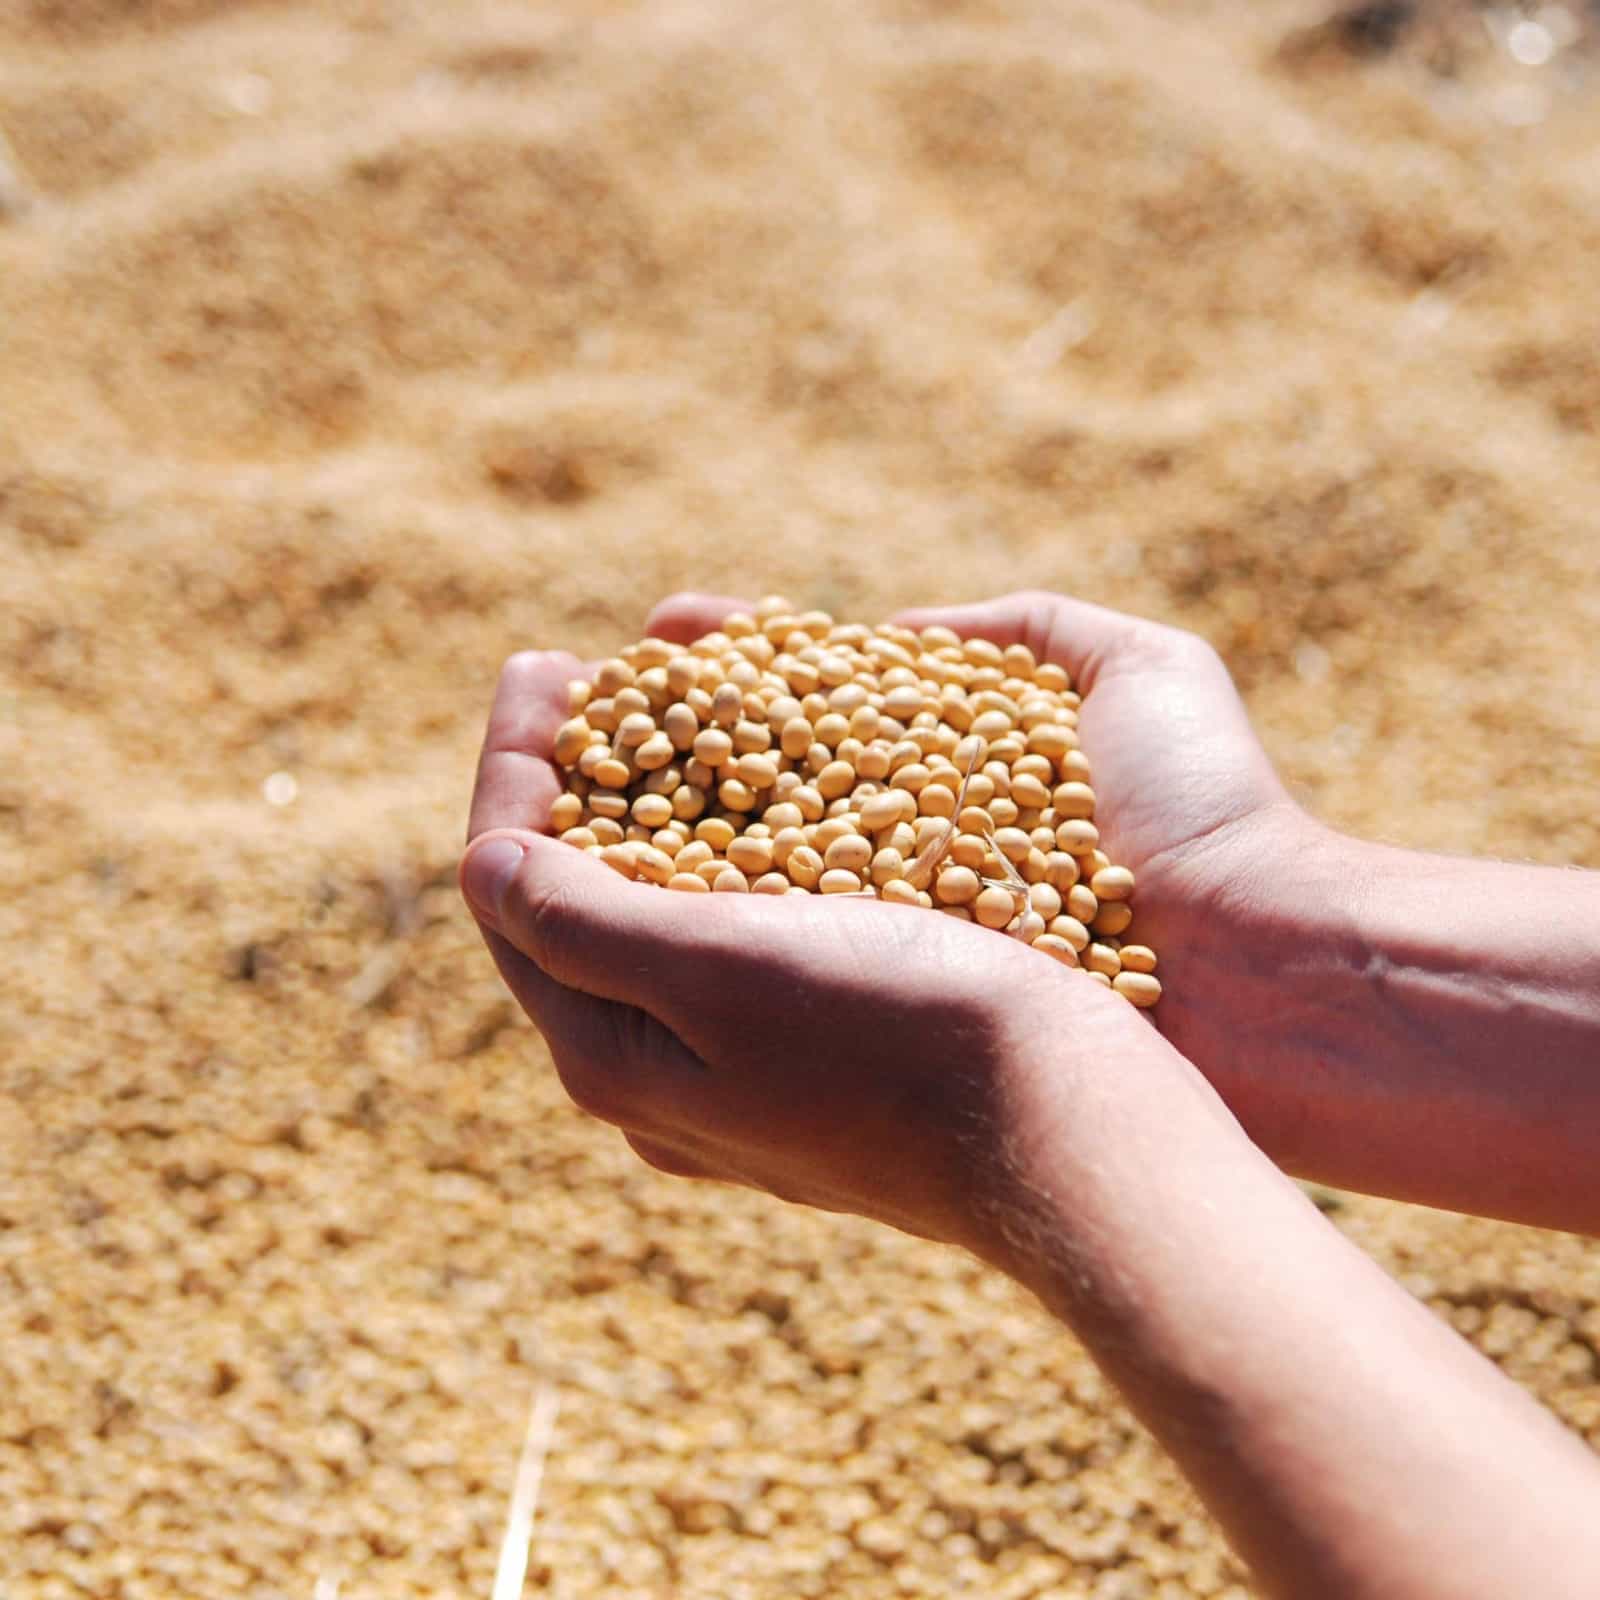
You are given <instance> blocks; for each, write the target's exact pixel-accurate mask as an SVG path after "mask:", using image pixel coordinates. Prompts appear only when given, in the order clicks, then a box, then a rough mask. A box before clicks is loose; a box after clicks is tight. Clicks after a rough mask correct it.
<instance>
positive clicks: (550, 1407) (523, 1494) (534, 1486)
mask: <svg viewBox="0 0 1600 1600" xmlns="http://www.w3.org/2000/svg"><path fill="white" fill-rule="evenodd" d="M560 1412H561V1397H560V1395H558V1394H557V1393H556V1391H555V1390H554V1389H552V1388H551V1387H550V1386H549V1385H548V1384H541V1385H540V1386H539V1387H538V1388H537V1389H536V1390H535V1391H534V1395H533V1404H532V1405H531V1406H530V1407H529V1409H528V1427H527V1431H526V1432H525V1433H524V1435H523V1439H522V1454H521V1456H520V1457H519V1458H518V1461H517V1476H516V1480H515V1482H514V1484H513V1485H512V1489H511V1504H510V1506H509V1508H508V1509H507V1512H506V1531H505V1536H504V1537H503V1538H502V1540H501V1541H500V1560H499V1563H498V1564H497V1566H496V1567H495V1574H494V1589H493V1591H492V1600H520V1597H521V1594H522V1586H523V1583H524V1581H525V1580H526V1578H527V1575H528V1547H529V1542H530V1540H531V1539H532V1537H533V1515H534V1512H535V1511H536V1510H537V1509H538V1505H539V1486H540V1484H541V1483H542V1482H543V1480H544V1463H545V1457H546V1456H547V1455H548V1454H549V1453H550V1440H551V1438H552V1437H553V1436H554V1433H555V1426H556V1418H557V1417H558V1416H559V1415H560Z"/></svg>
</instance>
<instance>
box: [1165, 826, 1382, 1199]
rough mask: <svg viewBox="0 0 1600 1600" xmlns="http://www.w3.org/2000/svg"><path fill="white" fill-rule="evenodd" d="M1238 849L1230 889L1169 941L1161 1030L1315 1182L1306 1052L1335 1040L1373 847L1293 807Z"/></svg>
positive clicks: (1229, 868) (1275, 1155)
mask: <svg viewBox="0 0 1600 1600" xmlns="http://www.w3.org/2000/svg"><path fill="white" fill-rule="evenodd" d="M1233 845H1234V850H1233V853H1232V855H1231V857H1230V859H1229V861H1228V863H1227V865H1226V869H1225V871H1224V872H1222V873H1221V874H1220V875H1219V879H1220V881H1217V882H1216V884H1215V887H1213V888H1210V889H1209V890H1208V891H1207V893H1206V895H1205V897H1204V899H1203V900H1199V901H1197V902H1196V903H1195V904H1194V905H1193V908H1192V910H1191V912H1190V914H1189V915H1187V916H1186V917H1185V918H1184V919H1183V921H1182V923H1181V925H1180V926H1178V927H1176V928H1174V929H1173V931H1172V932H1170V933H1167V934H1166V935H1165V939H1164V943H1163V945H1162V947H1161V972H1162V981H1163V985H1164V988H1165V993H1164V995H1163V999H1162V1003H1161V1006H1160V1007H1159V1008H1158V1010H1157V1012H1156V1020H1157V1022H1158V1023H1159V1025H1160V1027H1161V1031H1162V1033H1163V1034H1164V1035H1165V1037H1166V1038H1167V1040H1168V1041H1169V1042H1170V1043H1171V1044H1172V1045H1173V1046H1174V1047H1175V1048H1176V1049H1177V1050H1178V1051H1180V1052H1181V1053H1182V1054H1183V1055H1184V1056H1185V1057H1186V1058H1187V1059H1188V1060H1190V1061H1192V1062H1193V1063H1194V1064H1195V1066H1196V1067H1197V1068H1198V1070H1199V1071H1200V1072H1201V1073H1203V1074H1204V1076H1205V1078H1206V1079H1207V1080H1208V1082H1209V1083H1210V1084H1211V1085H1212V1087H1213V1088H1214V1089H1215V1090H1216V1091H1217V1093H1218V1094H1220V1095H1221V1097H1222V1099H1223V1101H1224V1102H1225V1103H1226V1104H1227V1106H1228V1108H1229V1110H1230V1111H1232V1112H1233V1114H1234V1115H1235V1116H1236V1117H1237V1118H1238V1119H1239V1122H1240V1123H1241V1124H1242V1126H1243V1128H1244V1129H1245V1131H1246V1133H1247V1134H1248V1135H1249V1137H1250V1138H1251V1139H1252V1140H1254V1141H1255V1143H1256V1144H1257V1145H1259V1146H1260V1147H1261V1149H1262V1150H1263V1151H1265V1152H1266V1154H1267V1155H1268V1156H1269V1157H1271V1159H1272V1160H1274V1161H1276V1162H1278V1163H1279V1164H1280V1165H1282V1166H1285V1167H1287V1168H1288V1169H1289V1170H1290V1171H1294V1172H1307V1171H1308V1170H1309V1168H1310V1167H1313V1166H1315V1161H1314V1159H1310V1158H1308V1157H1307V1154H1306V1150H1305V1146H1306V1143H1307V1140H1306V1135H1307V1132H1308V1129H1307V1118H1308V1115H1309V1102H1308V1100H1307V1097H1306V1088H1307V1080H1306V1071H1305V1069H1307V1068H1308V1067H1309V1066H1310V1065H1312V1064H1313V1063H1310V1062H1308V1060H1307V1059H1306V1051H1305V1045H1306V1041H1307V1040H1308V1039H1316V1038H1321V1037H1323V1036H1324V1034H1325V1030H1326V1013H1327V1011H1328V1007H1329V1004H1330V992H1329V987H1328V983H1329V978H1330V973H1331V972H1332V971H1333V970H1334V969H1336V968H1338V969H1343V968H1346V967H1348V965H1349V963H1350V961H1351V960H1353V959H1355V956H1354V952H1355V950H1356V936H1357V932H1358V929H1359V926H1360V921H1361V917H1360V911H1359V907H1358V904H1357V899H1358V896H1359V894H1360V893H1361V886H1362V885H1363V883H1364V882H1365V880H1366V878H1367V876H1368V873H1367V868H1366V867H1365V866H1364V864H1363V851H1364V850H1366V849H1368V848H1370V847H1368V846H1365V845H1363V844H1362V843H1361V842H1360V841H1359V840H1356V839H1352V838H1349V837H1348V836H1346V835H1343V834H1340V833H1337V832H1335V831H1334V830H1333V829H1332V828H1329V827H1327V826H1326V825H1325V824H1323V823H1321V822H1319V821H1317V820H1316V819H1315V818H1313V817H1310V816H1308V815H1307V814H1306V813H1305V812H1303V811H1301V810H1300V809H1299V808H1298V807H1290V806H1284V807H1282V808H1281V809H1275V811H1274V812H1273V813H1272V814H1271V815H1264V816H1263V817H1262V818H1261V821H1260V825H1259V827H1257V828H1256V829H1255V830H1254V831H1253V832H1252V833H1251V834H1250V835H1249V836H1248V837H1247V838H1240V839H1238V840H1235V841H1233ZM1206 865H1208V866H1209V867H1211V868H1213V869H1214V867H1215V865H1216V863H1214V862H1212V863H1209V864H1206ZM1313 1053H1317V1052H1313ZM1313 1142H1314V1132H1313Z"/></svg>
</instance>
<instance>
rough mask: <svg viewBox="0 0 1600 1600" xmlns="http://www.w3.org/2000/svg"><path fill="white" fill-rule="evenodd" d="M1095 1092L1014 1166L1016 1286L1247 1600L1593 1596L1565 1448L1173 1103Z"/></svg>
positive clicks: (1596, 1485)
mask: <svg viewBox="0 0 1600 1600" xmlns="http://www.w3.org/2000/svg"><path fill="white" fill-rule="evenodd" d="M1200 1092H1201V1093H1202V1094H1203V1093H1204V1091H1203V1088H1202V1089H1201V1091H1200ZM1114 1093H1115V1095H1116V1103H1115V1104H1095V1103H1094V1095H1093V1092H1092V1091H1091V1092H1090V1093H1089V1095H1088V1096H1087V1097H1085V1095H1084V1094H1083V1093H1082V1091H1081V1086H1079V1087H1078V1088H1077V1092H1076V1093H1075V1096H1074V1101H1075V1103H1073V1104H1068V1102H1067V1099H1066V1097H1065V1096H1064V1097H1063V1101H1062V1105H1063V1108H1064V1109H1063V1112H1062V1115H1061V1117H1060V1118H1059V1119H1058V1120H1057V1122H1056V1125H1055V1128H1054V1130H1053V1132H1048V1133H1047V1132H1041V1133H1040V1134H1039V1136H1038V1137H1037V1138H1036V1139H1035V1141H1034V1142H1033V1143H1032V1145H1031V1146H1030V1149H1029V1151H1028V1153H1027V1154H1026V1155H1025V1156H1024V1160H1025V1162H1026V1163H1027V1166H1028V1168H1029V1171H1030V1174H1031V1184H1030V1187H1031V1191H1032V1193H1033V1196H1034V1203H1035V1207H1036V1210H1035V1215H1036V1216H1048V1217H1050V1218H1051V1219H1052V1224H1051V1228H1050V1229H1041V1231H1040V1234H1039V1235H1038V1238H1039V1240H1040V1243H1041V1248H1040V1249H1039V1251H1038V1253H1037V1254H1036V1256H1035V1262H1036V1268H1035V1272H1034V1275H1033V1276H1032V1279H1031V1281H1032V1283H1033V1286H1034V1287H1035V1289H1036V1290H1037V1292H1039V1294H1040V1295H1041V1298H1043V1299H1044V1300H1045V1302H1046V1303H1047V1304H1048V1305H1049V1306H1050V1307H1051V1308H1052V1309H1053V1310H1055V1311H1056V1312H1057V1314H1058V1315H1060V1316H1061V1317H1062V1318H1063V1319H1064V1320H1065V1321H1066V1322H1068V1323H1069V1324H1070V1325H1071V1326H1072V1327H1073V1328H1074V1329H1075V1330H1076V1331H1077V1332H1078V1334H1079V1335H1080V1337H1082V1338H1083V1340H1084V1341H1085V1343H1086V1344H1087V1346H1088V1347H1089V1349H1090V1350H1091V1352H1092V1353H1093V1354H1094V1356H1095V1357H1096V1359H1097V1360H1098V1361H1099V1362H1100V1364H1101V1365H1102V1366H1103V1367H1104V1368H1105V1369H1106V1371H1107V1373H1108V1374H1109V1375H1110V1376H1111V1377H1112V1378H1113V1380H1114V1381H1115V1382H1116V1383H1117V1384H1118V1386H1119V1387H1120V1388H1121V1389H1122V1391H1123V1393H1124V1394H1125V1395H1126V1397H1127V1399H1128V1400H1129V1402H1130V1404H1131V1405H1132V1406H1133V1408H1134V1409H1135V1411H1136V1412H1137V1413H1138V1414H1139V1415H1140V1417H1141V1418H1142V1420H1143V1421H1144V1422H1145V1423H1146V1425H1147V1426H1148V1427H1150V1429H1151V1430H1152V1431H1153V1432H1154V1433H1155V1434H1156V1435H1157V1437H1158V1438H1159V1439H1160V1440H1161V1441H1162V1443H1163V1444H1164V1445H1165V1446H1166V1448H1167V1449H1168V1450H1169V1451H1170V1452H1171V1454H1172V1455H1173V1456H1174V1458H1175V1459H1176V1460H1177V1461H1178V1463H1179V1464H1180V1466H1182V1467H1183V1469H1184V1470H1185V1472H1186V1473H1187V1475H1188V1476H1189V1477H1190V1479H1191V1481H1192V1482H1193V1483H1194V1485H1195V1487H1196V1488H1197V1489H1198V1491H1199V1492H1200V1494H1201V1495H1202V1497H1203V1498H1204V1499H1205V1501H1206V1502H1207V1504H1208V1506H1209V1507H1210V1509H1211V1510H1212V1512H1213V1514H1214V1515H1215V1516H1216V1517H1217V1519H1218V1520H1219V1522H1221V1524H1222V1525H1223V1527H1224V1528H1225V1530H1226V1531H1227V1532H1228V1534H1229V1536H1230V1538H1231V1539H1232V1541H1233V1542H1234V1544H1235V1546H1236V1547H1237V1548H1238V1549H1239V1550H1240V1552H1241V1554H1243V1555H1244V1556H1245V1558H1246V1559H1247V1560H1248V1561H1249V1562H1250V1563H1251V1564H1252V1566H1253V1568H1254V1569H1255V1571H1256V1574H1257V1576H1258V1578H1259V1580H1260V1582H1261V1583H1262V1585H1263V1588H1264V1590H1265V1592H1268V1593H1271V1594H1274V1595H1282V1596H1285V1597H1288V1596H1293V1597H1294V1600H1317V1597H1324V1596H1325V1597H1328V1600H1332V1597H1335V1596H1337V1597H1339V1600H1363V1597H1368V1596H1370V1597H1373V1600H1377V1597H1379V1596H1382V1597H1383V1600H1422V1597H1427V1600H1444V1597H1450V1600H1476V1597H1479V1596H1482V1597H1485V1600H1487V1597H1490V1596H1494V1597H1496V1600H1498V1597H1499V1596H1502V1595H1505V1594H1512V1593H1518V1592H1522V1590H1524V1589H1525V1587H1526V1581H1527V1576H1528V1574H1529V1573H1530V1572H1541V1573H1543V1572H1556V1573H1560V1574H1562V1576H1561V1578H1560V1579H1558V1580H1555V1581H1554V1582H1553V1583H1552V1585H1550V1586H1548V1587H1547V1588H1545V1589H1543V1590H1541V1592H1542V1593H1548V1594H1550V1595H1551V1596H1566V1595H1571V1596H1573V1597H1577V1596H1579V1595H1584V1596H1587V1595H1592V1594H1594V1593H1600V1533H1597V1528H1600V1520H1597V1516H1596V1512H1597V1508H1600V1466H1597V1465H1596V1464H1595V1462H1594V1460H1593V1458H1592V1457H1591V1456H1590V1455H1589V1453H1588V1452H1587V1451H1586V1450H1585V1449H1584V1447H1583V1446H1582V1445H1581V1444H1580V1443H1578V1442H1577V1441H1576V1440H1575V1439H1574V1438H1573V1437H1572V1436H1571V1435H1569V1434H1568V1433H1567V1432H1566V1431H1565V1430H1564V1429H1563V1428H1561V1427H1560V1425H1559V1424H1557V1423H1556V1422H1555V1421H1554V1419H1552V1418H1551V1417H1550V1416H1549V1415H1548V1414H1547V1413H1545V1412H1544V1411H1543V1410H1542V1409H1541V1408H1540V1407H1539V1406H1537V1405H1536V1404H1535V1403H1534V1402H1533V1401H1532V1400H1531V1399H1529V1398H1528V1397H1527V1396H1526V1395H1525V1394H1524V1393H1523V1392H1522V1391H1521V1390H1519V1389H1518V1388H1517V1387H1516V1386H1515V1385H1514V1384H1512V1383H1510V1382H1509V1381H1508V1380H1507V1379H1505V1378H1504V1377H1503V1376H1502V1375H1501V1374H1500V1373H1498V1372H1497V1371H1496V1370H1495V1369H1494V1368H1493V1367H1492V1366H1491V1365H1490V1364H1489V1363H1488V1362H1487V1361H1485V1360H1483V1358H1481V1357H1480V1356H1479V1355H1478V1354H1477V1353H1476V1352H1475V1351H1473V1350H1472V1349H1471V1348H1470V1347H1469V1346H1468V1345H1466V1344H1465V1343H1464V1342H1463V1341H1461V1340H1460V1339H1459V1338H1457V1337H1456V1335H1455V1334H1453V1333H1452V1332H1451V1331H1450V1330H1449V1329H1448V1328H1446V1327H1445V1326H1444V1325H1443V1324H1442V1323H1440V1322H1438V1321H1437V1320H1436V1319H1435V1318H1434V1317H1433V1316H1432V1315H1431V1314H1430V1313H1429V1312H1427V1311H1426V1310H1425V1309H1424V1308H1423V1307H1421V1306H1419V1305H1418V1304H1417V1303H1416V1302H1415V1301H1413V1300H1412V1299H1411V1298H1410V1297H1409V1296H1408V1295H1406V1294H1405V1293H1404V1292H1403V1291H1402V1290H1401V1289H1399V1288H1398V1287H1397V1286H1396V1285H1395V1284H1394V1283H1393V1282H1391V1281H1390V1280H1389V1279H1388V1278H1387V1277H1386V1276H1385V1275H1384V1274H1383V1273H1382V1272H1381V1271H1380V1270H1379V1269H1378V1268H1377V1267H1376V1266H1375V1265H1374V1264H1373V1263H1372V1262H1371V1261H1370V1260H1368V1259H1367V1258H1366V1257H1365V1256H1364V1255H1362V1254H1361V1253H1360V1252H1359V1251H1358V1250H1356V1249H1355V1248H1354V1247H1353V1246H1352V1245H1350V1244H1349V1243H1348V1242H1347V1241H1346V1240H1345V1239H1344V1238H1343V1237H1342V1236H1340V1235H1339V1234H1338V1233H1337V1231H1336V1230H1335V1229H1333V1227H1332V1226H1331V1225H1330V1224H1328V1223H1327V1222H1326V1221H1325V1219H1323V1218H1322V1217H1321V1216H1320V1215H1319V1214H1318V1213H1317V1212H1316V1211H1315V1210H1314V1208H1313V1207H1311V1206H1310V1205H1309V1204H1308V1203H1307V1202H1306V1201H1305V1200H1304V1199H1303V1197H1302V1196H1301V1195H1300V1194H1299V1192H1298V1191H1297V1190H1296V1189H1295V1188H1294V1186H1293V1185H1292V1184H1291V1183H1289V1182H1288V1181H1287V1180H1286V1179H1284V1178H1283V1177H1282V1176H1281V1174H1279V1173H1278V1172H1277V1171H1276V1169H1275V1168H1273V1167H1272V1165H1271V1164H1270V1163H1269V1162H1268V1161H1267V1160H1266V1159H1265V1158H1264V1157H1263V1156H1262V1155H1261V1154H1260V1152H1258V1151H1257V1150H1255V1149H1254V1148H1253V1147H1252V1146H1251V1145H1250V1144H1249V1142H1248V1141H1247V1140H1246V1139H1245V1138H1244V1136H1243V1134H1242V1133H1241V1132H1240V1131H1239V1129H1238V1128H1237V1127H1236V1126H1230V1125H1229V1123H1228V1121H1227V1119H1226V1118H1225V1117H1221V1116H1218V1115H1215V1114H1214V1113H1213V1112H1212V1111H1211V1110H1210V1109H1208V1108H1206V1107H1205V1106H1203V1105H1202V1104H1201V1103H1200V1102H1199V1100H1198V1099H1197V1096H1196V1094H1195V1092H1194V1089H1193V1088H1192V1087H1191V1086H1186V1085H1184V1084H1183V1083H1181V1082H1177V1081H1175V1080H1174V1079H1173V1078H1172V1077H1171V1075H1170V1074H1168V1073H1163V1072H1162V1071H1161V1070H1157V1071H1155V1072H1147V1071H1145V1070H1144V1069H1143V1068H1130V1069H1129V1070H1124V1069H1123V1068H1122V1067H1119V1070H1118V1073H1117V1082H1116V1085H1115V1088H1114ZM1086 1098H1087V1099H1088V1102H1089V1103H1088V1104H1087V1105H1085V1099H1086ZM1052 1140H1054V1141H1055V1144H1054V1148H1052ZM1079 1143H1082V1145H1083V1146H1084V1153H1083V1155H1082V1156H1081V1157H1073V1156H1071V1154H1070V1152H1071V1150H1072V1149H1073V1148H1074V1147H1075V1146H1076V1145H1077V1144H1079ZM1047 1234H1049V1235H1050V1237H1049V1240H1048V1242H1046V1235H1047Z"/></svg>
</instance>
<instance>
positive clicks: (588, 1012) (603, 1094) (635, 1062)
mask: <svg viewBox="0 0 1600 1600" xmlns="http://www.w3.org/2000/svg"><path fill="white" fill-rule="evenodd" d="M484 940H485V942H486V943H487V944H488V946H489V951H490V954H491V955H493V957H494V962H495V965H496V966H497V967H498V968H499V969H500V976H501V977H502V978H503V979H504V980H505V983H506V987H507V988H508V989H510V991H511V992H512V994H513V995H514V996H515V997H516V1000H517V1003H518V1005H520V1006H521V1007H522V1009H523V1010H524V1011H525V1012H527V1014H528V1018H529V1020H530V1021H531V1022H532V1023H533V1025H534V1027H536V1028H537V1029H538V1030H539V1032H540V1034H541V1035H542V1036H543V1038H544V1041H545V1043H546V1045H548V1046H549V1049H550V1058H551V1060H552V1061H554V1062H555V1067H556V1073H557V1075H558V1076H559V1077H560V1079H561V1086H562V1087H563V1088H564V1089H565V1090H566V1091H567V1094H568V1095H569V1096H570V1097H571V1099H572V1102H573V1104H574V1105H576V1106H577V1107H578V1109H579V1110H580V1111H584V1112H587V1113H588V1115H590V1116H591V1117H598V1118H599V1119H600V1120H601V1121H602V1122H610V1123H613V1124H615V1125H616V1126H618V1127H623V1128H629V1129H634V1128H637V1129H644V1130H648V1131H649V1132H653V1133H656V1134H658V1135H660V1134H666V1133H670V1131H671V1129H672V1128H673V1127H676V1125H677V1123H678V1120H679V1119H678V1118H676V1117H674V1116H673V1111H674V1108H675V1107H677V1106H678V1105H679V1104H680V1102H681V1098H682V1097H681V1096H680V1095H679V1094H678V1093H676V1092H675V1090H676V1089H677V1087H678V1086H679V1085H680V1084H682V1083H683V1082H684V1081H685V1080H687V1079H692V1078H693V1077H695V1076H698V1075H700V1074H702V1073H703V1072H704V1070H705V1069H704V1068H703V1066H702V1065H701V1063H700V1062H699V1060H698V1059H697V1058H696V1057H695V1056H694V1055H693V1054H692V1053H691V1052H690V1051H688V1050H687V1049H686V1048H685V1047H684V1045H683V1043H682V1041H681V1040H679V1039H678V1038H677V1036H676V1035H675V1034H674V1033H673V1032H672V1030H671V1029H670V1028H666V1027H663V1026H662V1024H661V1023H659V1022H658V1021H657V1020H656V1019H655V1018H654V1017H652V1016H650V1015H648V1014H647V1013H645V1012H643V1011H640V1010H638V1009H637V1008H636V1007H634V1006H629V1005H623V1004H621V1003H620V1002H618V1001H615V1000H602V999H597V998H596V997H595V996H594V995H589V994H584V993H582V992H581V991H580V990H577V989H569V988H566V987H565V986H564V985H562V984H559V983H557V982H556V981H555V979H553V978H551V977H549V976H548V975H547V974H546V973H544V972H541V971H540V970H539V968H538V967H537V966H535V965H534V963H533V962H531V961H530V960H529V959H528V958H527V957H526V956H525V955H523V954H522V953H521V951H519V950H518V949H517V948H516V947H515V946H514V945H513V944H511V943H510V942H509V941H508V940H506V939H504V938H502V937H501V936H500V935H499V934H497V933H494V932H493V931H491V930H489V929H485V930H484ZM663 1118H665V1119H667V1120H666V1122H665V1124H664V1123H663V1120H662V1119H663Z"/></svg>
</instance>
